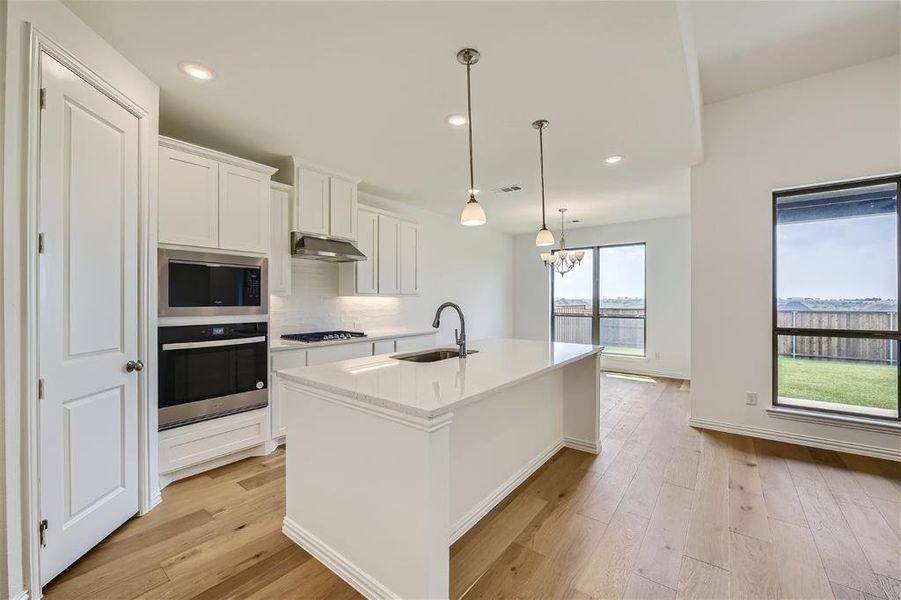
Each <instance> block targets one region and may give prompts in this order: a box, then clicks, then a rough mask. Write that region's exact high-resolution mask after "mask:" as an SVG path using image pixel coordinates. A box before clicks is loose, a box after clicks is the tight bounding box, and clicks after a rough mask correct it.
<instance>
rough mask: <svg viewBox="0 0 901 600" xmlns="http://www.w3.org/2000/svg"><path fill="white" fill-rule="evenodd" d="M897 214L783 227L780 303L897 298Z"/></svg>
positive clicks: (778, 283)
mask: <svg viewBox="0 0 901 600" xmlns="http://www.w3.org/2000/svg"><path fill="white" fill-rule="evenodd" d="M896 218H897V216H896V215H895V214H886V215H876V216H867V217H856V218H853V219H847V218H846V219H835V220H829V221H808V222H802V223H791V224H781V225H779V226H778V227H777V231H776V243H777V256H778V264H777V270H776V274H777V279H776V289H777V296H778V297H779V298H795V297H802V298H823V299H835V300H838V299H849V298H870V297H875V298H897V295H898V284H897V273H898V266H897V264H898V263H897V260H898V250H897V242H896V239H895V236H896V226H897V224H896Z"/></svg>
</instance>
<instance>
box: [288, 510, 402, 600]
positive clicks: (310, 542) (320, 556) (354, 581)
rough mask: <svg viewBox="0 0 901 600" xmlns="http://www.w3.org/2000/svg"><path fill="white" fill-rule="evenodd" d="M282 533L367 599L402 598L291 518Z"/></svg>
mask: <svg viewBox="0 0 901 600" xmlns="http://www.w3.org/2000/svg"><path fill="white" fill-rule="evenodd" d="M282 533H284V534H285V536H287V537H288V539H290V540H291V541H292V542H294V543H295V544H297V545H298V546H300V547H301V548H303V549H304V550H306V551H307V552H309V553H310V554H311V555H312V556H313V557H314V558H315V559H316V560H318V561H319V562H321V563H322V564H324V565H325V566H326V567H328V568H329V569H331V571H332V572H333V573H335V574H336V575H338V577H340V578H341V579H343V580H344V581H346V582H347V583H348V584H349V585H350V586H351V587H353V588H354V589H355V590H357V591H358V592H360V593H361V594H363V595H364V596H366V597H367V598H392V599H393V598H400V596H398V595H397V594H395V593H393V592H392V591H391V590H389V589H388V588H387V587H385V586H384V585H382V583H381V582H380V581H377V580H375V579H373V578H372V577H371V576H370V575H369V574H368V573H366V572H365V571H363V570H361V569H360V568H359V567H357V566H356V565H355V564H353V563H352V562H350V561H349V560H348V559H347V558H346V557H345V556H344V555H343V554H341V553H340V552H337V551H335V550H334V549H332V548H331V547H330V546H329V545H327V544H326V543H325V542H323V541H322V540H320V539H319V538H318V537H316V536H315V535H313V534H312V533H310V532H309V531H307V530H306V529H304V528H303V527H301V526H300V525H298V524H297V523H295V522H294V521H293V520H292V519H291V518H289V517H285V519H284V521H283V522H282Z"/></svg>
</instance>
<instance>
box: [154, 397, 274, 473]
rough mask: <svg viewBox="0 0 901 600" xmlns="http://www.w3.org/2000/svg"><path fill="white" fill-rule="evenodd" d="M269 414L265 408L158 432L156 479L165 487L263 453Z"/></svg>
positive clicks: (266, 439) (266, 442)
mask: <svg viewBox="0 0 901 600" xmlns="http://www.w3.org/2000/svg"><path fill="white" fill-rule="evenodd" d="M269 440H270V437H269V411H267V410H266V409H265V408H261V409H258V410H252V411H248V412H243V413H238V414H235V415H227V416H224V417H219V418H218V419H211V420H209V421H202V422H200V423H192V424H190V425H184V426H182V427H176V428H174V429H167V430H165V431H161V432H160V445H159V457H160V476H161V479H162V480H164V482H165V483H169V482H171V481H174V480H176V479H181V478H182V477H188V476H190V475H194V474H196V473H200V472H202V471H206V470H208V469H212V468H215V467H218V466H221V465H223V464H226V463H228V462H231V461H232V460H236V458H243V455H240V454H238V453H240V452H242V451H249V450H251V449H254V448H257V447H259V449H260V454H263V453H265V445H266V444H268V442H269Z"/></svg>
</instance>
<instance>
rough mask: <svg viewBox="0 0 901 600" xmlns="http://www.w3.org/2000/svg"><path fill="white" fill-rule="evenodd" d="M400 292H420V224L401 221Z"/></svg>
mask: <svg viewBox="0 0 901 600" xmlns="http://www.w3.org/2000/svg"><path fill="white" fill-rule="evenodd" d="M399 254H400V293H401V294H418V293H419V225H417V224H416V223H410V222H409V221H401V223H400V248H399Z"/></svg>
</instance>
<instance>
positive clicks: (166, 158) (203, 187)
mask: <svg viewBox="0 0 901 600" xmlns="http://www.w3.org/2000/svg"><path fill="white" fill-rule="evenodd" d="M158 197H159V224H158V227H157V229H158V231H159V242H160V243H161V244H182V245H186V246H201V247H204V248H216V247H218V246H219V163H217V162H216V161H215V160H211V159H209V158H204V157H202V156H197V155H196V154H190V153H188V152H181V151H179V150H175V149H173V148H167V147H165V146H161V147H160V149H159V193H158Z"/></svg>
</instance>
